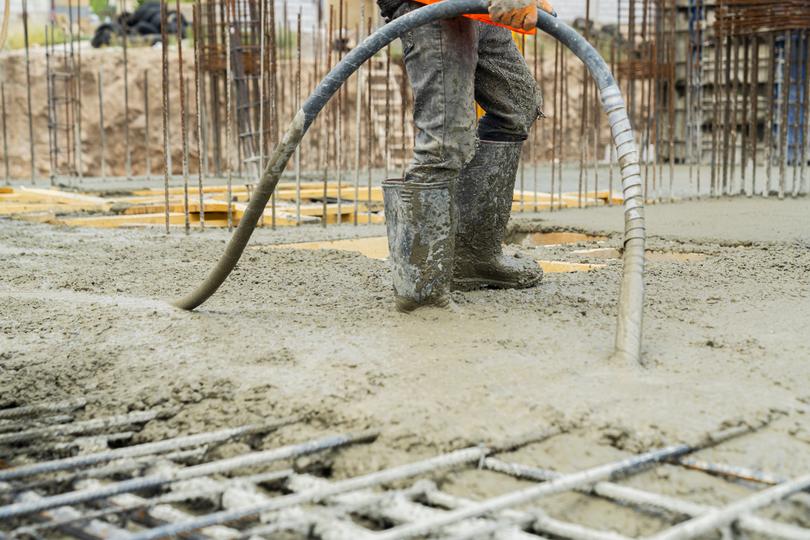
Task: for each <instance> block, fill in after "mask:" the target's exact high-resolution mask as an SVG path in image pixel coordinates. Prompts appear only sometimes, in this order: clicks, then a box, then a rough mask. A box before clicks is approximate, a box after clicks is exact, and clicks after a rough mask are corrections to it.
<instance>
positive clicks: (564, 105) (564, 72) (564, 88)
mask: <svg viewBox="0 0 810 540" xmlns="http://www.w3.org/2000/svg"><path fill="white" fill-rule="evenodd" d="M565 51H566V49H565V48H564V47H560V77H561V78H560V112H561V114H560V135H559V137H557V142H558V143H559V145H560V148H559V156H560V166H559V167H558V168H557V208H559V209H562V192H563V189H562V182H563V162H564V160H565V146H564V144H565V138H564V133H565V119H566V118H571V116H570V114H571V110H570V104H571V100H570V99H569V94H568V83H569V81H568V79H569V77H568V63H567V62H566V60H565Z"/></svg>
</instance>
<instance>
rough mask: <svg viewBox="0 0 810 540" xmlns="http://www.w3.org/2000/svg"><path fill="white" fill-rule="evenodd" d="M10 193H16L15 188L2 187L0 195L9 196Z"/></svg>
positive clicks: (0, 187)
mask: <svg viewBox="0 0 810 540" xmlns="http://www.w3.org/2000/svg"><path fill="white" fill-rule="evenodd" d="M9 193H14V188H13V187H11V186H0V194H4V195H7V194H9Z"/></svg>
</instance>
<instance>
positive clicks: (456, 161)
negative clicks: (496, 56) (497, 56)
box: [398, 2, 478, 183]
mask: <svg viewBox="0 0 810 540" xmlns="http://www.w3.org/2000/svg"><path fill="white" fill-rule="evenodd" d="M419 6H420V4H418V3H416V2H408V3H406V4H405V5H403V7H402V8H401V9H400V11H399V12H398V15H401V14H404V13H407V12H408V11H411V10H413V9H418V7H419ZM477 41H478V24H477V23H475V22H474V21H471V20H470V19H466V18H462V17H458V18H455V19H449V20H444V21H436V22H434V23H430V24H427V25H425V26H422V27H420V28H417V29H415V30H412V31H410V32H408V33H407V34H405V35H404V36H403V37H402V48H403V59H404V62H405V69H406V71H407V73H408V79H409V80H410V83H411V87H412V88H413V95H414V114H413V115H414V126H415V128H416V141H415V145H414V155H413V161H412V162H411V164H410V166H409V168H408V170H407V173H406V180H407V181H409V182H410V181H419V182H428V183H432V182H443V181H454V180H455V179H456V178H458V173H459V171H460V170H461V167H462V166H463V165H464V164H465V163H466V162H467V161H469V160H470V158H471V157H472V155H473V152H474V151H475V127H476V116H475V106H474V97H473V96H474V87H475V70H476V64H477V63H478V52H477V51H478V47H477Z"/></svg>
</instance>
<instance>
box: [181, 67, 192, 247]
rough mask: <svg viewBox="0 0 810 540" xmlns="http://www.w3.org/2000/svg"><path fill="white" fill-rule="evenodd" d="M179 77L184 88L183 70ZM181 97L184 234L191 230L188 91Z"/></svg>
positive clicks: (185, 81)
mask: <svg viewBox="0 0 810 540" xmlns="http://www.w3.org/2000/svg"><path fill="white" fill-rule="evenodd" d="M178 74H179V75H180V79H181V80H183V82H184V85H185V88H188V77H185V76H184V75H183V72H182V71H180V72H179V73H178ZM182 96H183V98H182V100H181V101H180V106H181V107H182V109H181V111H180V122H181V126H180V129H181V131H182V132H183V135H182V137H183V224H184V225H185V229H186V234H189V233H190V232H191V205H190V202H189V201H190V198H189V197H190V191H189V189H190V188H189V166H188V164H189V153H190V147H189V143H188V137H189V113H188V106H189V101H188V100H189V96H188V92H184V93H183V94H182Z"/></svg>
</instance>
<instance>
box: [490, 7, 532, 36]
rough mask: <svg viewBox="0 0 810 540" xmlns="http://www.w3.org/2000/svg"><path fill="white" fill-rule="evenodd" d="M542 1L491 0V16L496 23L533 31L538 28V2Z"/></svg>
mask: <svg viewBox="0 0 810 540" xmlns="http://www.w3.org/2000/svg"><path fill="white" fill-rule="evenodd" d="M538 1H542V0H489V16H490V17H492V20H493V21H495V22H496V23H500V24H505V25H506V26H510V27H512V28H519V29H522V30H531V29H533V28H534V27H535V26H537V2H538Z"/></svg>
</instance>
